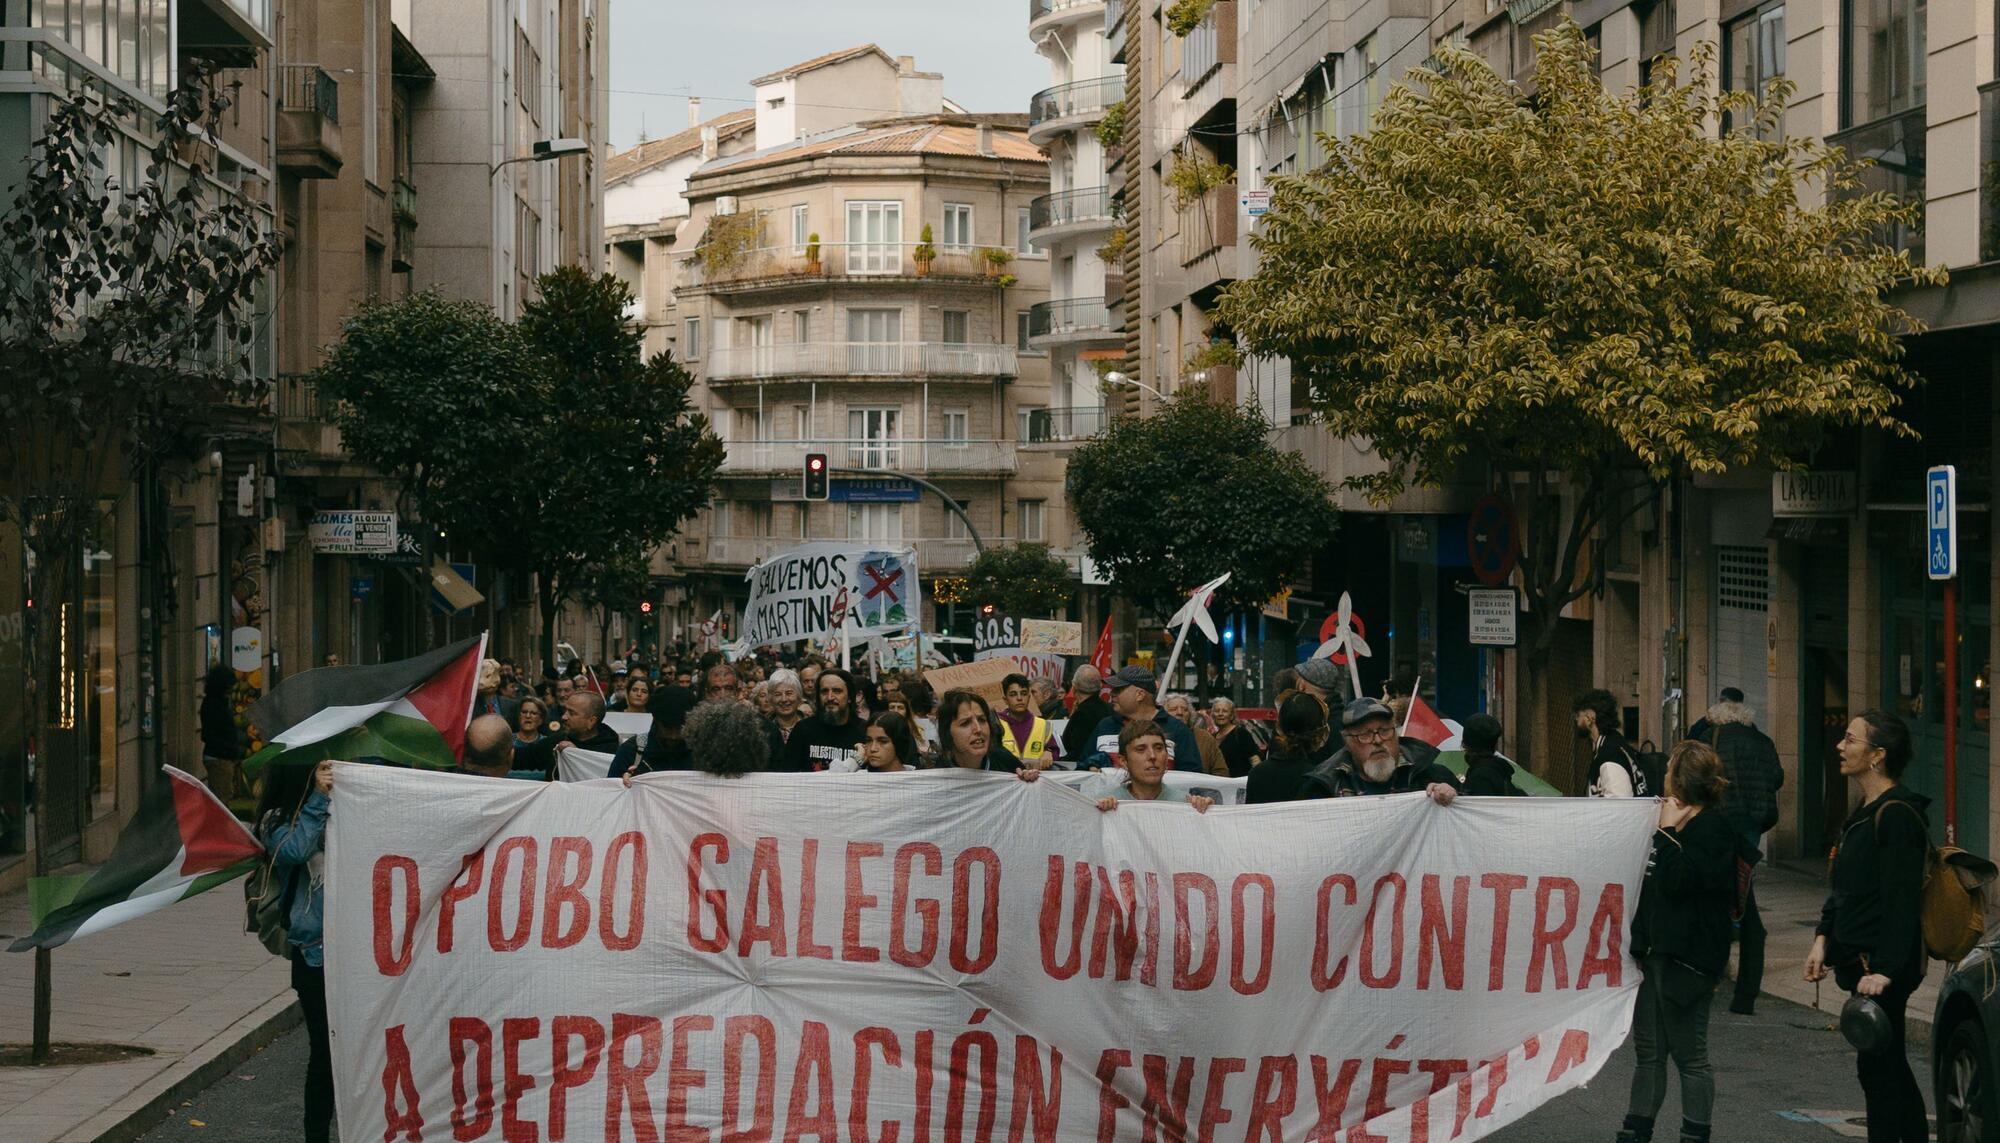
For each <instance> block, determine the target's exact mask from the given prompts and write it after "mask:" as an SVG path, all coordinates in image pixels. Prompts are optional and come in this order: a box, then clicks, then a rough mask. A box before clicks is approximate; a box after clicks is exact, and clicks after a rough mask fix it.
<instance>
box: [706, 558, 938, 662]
mask: <svg viewBox="0 0 2000 1143" xmlns="http://www.w3.org/2000/svg"><path fill="white" fill-rule="evenodd" d="M744 579H746V580H748V581H749V583H750V602H749V604H748V605H747V606H746V607H745V608H744V611H743V637H742V641H743V643H744V644H745V645H746V646H750V647H760V646H764V645H766V644H771V643H789V642H791V641H793V640H795V639H830V638H833V637H835V636H836V635H838V634H839V633H840V631H841V629H842V624H843V623H845V624H846V625H847V626H848V627H849V628H850V629H851V631H852V633H853V634H854V635H855V636H856V637H861V636H865V635H874V634H881V633H886V632H891V631H901V630H903V629H905V628H908V627H909V626H910V625H911V623H912V622H914V620H915V617H917V616H920V615H922V614H923V595H922V589H921V588H920V587H919V585H918V583H917V553H916V549H914V548H901V549H877V548H870V547H867V546H865V545H855V544H850V543H841V542H829V543H813V544H802V545H800V546H798V547H796V548H793V549H791V550H790V551H787V552H783V553H781V554H779V555H776V556H773V557H771V558H770V559H769V560H767V561H765V562H764V563H762V564H760V565H758V566H757V567H754V568H751V569H750V570H749V572H747V573H746V574H745V575H744Z"/></svg>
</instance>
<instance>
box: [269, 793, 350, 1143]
mask: <svg viewBox="0 0 2000 1143" xmlns="http://www.w3.org/2000/svg"><path fill="white" fill-rule="evenodd" d="M287 807H291V812H290V813H287V812H286V810H287ZM332 812H333V763H332V762H331V761H321V762H317V763H305V764H297V763H286V762H283V761H279V762H275V763H273V764H272V765H271V769H270V772H269V773H268V774H267V775H266V776H265V779H264V793H263V797H262V798H261V799H260V801H259V803H258V807H257V822H258V826H257V834H258V839H259V840H261V841H262V842H263V843H264V848H265V849H266V850H268V851H269V852H270V854H271V865H272V870H273V873H274V874H275V875H276V876H277V877H278V878H280V879H281V880H282V882H283V883H284V884H285V887H286V896H287V898H288V899H289V901H290V905H289V907H288V908H287V910H286V913H285V916H286V934H285V935H286V941H287V944H288V948H289V951H290V953H291V961H292V991H293V992H294V993H296V994H297V995H298V998H299V1010H300V1012H301V1013H302V1014H303V1017H304V1021H305V1026H306V1041H307V1044H308V1053H307V1056H306V1089H305V1118H304V1135H303V1138H304V1139H305V1140H306V1143H327V1141H328V1139H329V1138H330V1137H331V1133H332V1128H333V1041H332V1036H331V1033H330V1031H329V1025H328V1023H327V1016H326V967H325V966H326V960H325V952H324V948H325V946H324V943H323V939H322V938H323V933H324V924H325V921H324V918H325V915H326V890H325V877H326V873H325V870H326V823H327V818H328V817H329V816H330V815H331V814H332Z"/></svg>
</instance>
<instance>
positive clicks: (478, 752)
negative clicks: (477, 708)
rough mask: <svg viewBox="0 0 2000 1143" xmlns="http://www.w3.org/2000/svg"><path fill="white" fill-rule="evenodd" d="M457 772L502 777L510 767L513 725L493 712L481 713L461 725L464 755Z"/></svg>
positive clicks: (511, 767)
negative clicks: (467, 723)
mask: <svg viewBox="0 0 2000 1143" xmlns="http://www.w3.org/2000/svg"><path fill="white" fill-rule="evenodd" d="M458 768H459V770H460V772H462V773H466V774H477V775H479V776H480V777H482V778H505V777H506V776H507V775H508V774H509V773H511V772H512V771H513V769H514V728H513V727H511V726H509V725H507V720H506V719H505V718H502V717H501V716H500V715H497V714H482V715H480V716H479V717H478V718H475V719H473V720H472V724H471V725H470V726H467V727H466V728H465V756H464V758H462V759H461V760H460V761H459V763H458Z"/></svg>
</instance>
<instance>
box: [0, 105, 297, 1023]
mask: <svg viewBox="0 0 2000 1143" xmlns="http://www.w3.org/2000/svg"><path fill="white" fill-rule="evenodd" d="M210 75H211V72H210V70H209V69H207V68H205V67H203V66H200V65H195V66H192V67H190V68H189V69H188V70H187V71H186V72H185V73H184V75H183V82H182V85H181V86H180V87H179V88H177V89H175V90H174V91H173V92H172V93H170V94H169V95H168V97H167V102H166V106H165V108H164V109H163V110H160V111H157V112H155V111H149V110H146V109H144V108H141V107H140V106H139V105H138V104H136V103H134V102H133V101H131V100H129V99H125V98H123V97H119V96H115V95H113V96H106V95H105V94H103V93H102V92H100V91H98V90H96V89H94V88H93V89H91V91H90V94H89V96H88V97H87V98H83V99H77V100H63V99H56V100H53V101H52V104H51V110H50V112H49V116H48V119H47V122H46V125H45V128H44V131H43V134H42V136H41V138H39V139H37V140H35V142H34V145H33V147H32V148H31V149H30V151H29V152H27V153H26V154H24V155H20V156H10V157H8V158H7V159H6V160H4V161H0V162H4V163H5V164H6V165H5V166H0V171H4V172H5V174H4V175H0V177H4V178H5V179H6V181H7V183H8V187H7V190H8V192H9V193H10V194H11V198H10V199H9V202H8V205H7V207H6V209H5V212H4V215H0V378H4V379H5V380H4V381H0V425H5V426H6V431H5V433H4V434H0V508H4V511H5V515H6V516H7V517H9V518H10V519H11V521H12V523H13V524H14V525H15V526H16V527H18V528H19V531H20V538H21V540H22V541H23V542H25V543H26V544H27V545H28V546H29V548H30V549H31V551H32V553H33V557H34V558H33V561H32V569H31V571H30V573H29V577H28V583H26V584H25V585H24V586H25V589H26V591H27V592H28V594H29V595H30V596H31V597H33V598H37V599H40V600H42V601H44V603H45V606H44V607H43V608H42V610H43V611H45V612H47V613H50V614H53V613H55V611H56V610H57V607H58V606H68V605H75V606H78V607H80V606H81V602H82V582H81V560H80V553H81V552H82V551H83V550H84V547H85V545H86V544H88V543H90V542H91V541H92V540H93V538H94V537H95V536H96V535H98V534H99V532H100V530H101V529H102V528H103V526H104V519H103V515H102V513H101V512H100V511H99V505H100V503H101V502H102V499H101V498H105V497H111V496H116V495H117V494H118V493H119V492H120V490H121V489H122V488H123V487H124V486H125V483H126V481H128V480H131V479H138V480H140V481H142V482H143V490H144V494H146V495H153V494H155V491H156V488H155V480H154V478H155V477H157V476H159V475H160V474H161V472H162V470H163V469H165V468H167V467H169V466H171V465H173V464H174V463H175V462H177V461H181V460H185V459H187V458H189V457H191V456H192V455H193V454H194V452H195V451H196V447H197V445H198V444H199V442H200V440H201V438H202V436H203V434H204V433H205V432H210V431H213V429H214V427H215V426H216V425H217V424H218V423H219V422H220V421H221V420H222V419H223V415H222V414H220V413H219V411H218V407H219V406H223V405H232V406H235V408H236V411H237V414H239V415H254V410H255V409H257V408H258V407H259V406H260V405H261V403H262V402H263V401H264V400H265V399H266V397H267V396H268V393H269V382H268V380H265V379H259V378H256V377H254V376H252V374H251V371H250V368H249V365H250V361H249V349H250V345H251V339H252V335H253V331H254V308H255V301H256V290H257V286H258V284H259V283H260V282H262V281H263V280H264V279H265V276H266V275H267V274H268V273H269V272H270V270H271V268H272V267H273V266H274V265H275V264H276V263H277V260H278V246H277V242H276V240H275V239H274V238H273V237H272V235H271V228H270V226H269V224H268V216H265V215H262V214H260V213H259V212H258V211H257V210H256V209H255V208H254V207H253V206H252V205H251V204H250V203H249V202H248V201H247V200H246V199H244V198H243V197H242V196H240V195H238V194H237V193H236V192H235V191H234V190H232V189H230V188H228V187H227V186H225V185H224V184H222V183H220V182H218V181H217V180H216V179H215V176H214V171H215V147H214V144H213V143H212V142H211V140H212V139H214V138H215V136H216V134H217V132H218V131H219V129H220V127H221V125H222V122H223V115H224V113H225V112H226V111H227V109H228V100H227V98H226V97H224V96H222V95H220V94H218V93H217V91H216V90H215V89H214V88H213V86H212V85H211V84H210V82H209V79H210ZM133 124H144V125H145V127H146V128H147V130H148V134H147V138H148V139H149V142H148V143H147V144H146V147H145V167H144V177H143V178H142V179H141V180H140V181H139V182H137V183H136V184H133V185H122V184H121V182H120V180H119V177H118V175H117V173H116V172H115V171H113V170H110V169H108V168H107V167H106V165H105V160H106V158H107V156H116V155H118V154H119V153H120V151H121V149H122V148H123V147H124V146H125V143H126V140H127V138H128V135H127V129H128V127H129V126H130V125H133ZM152 558H153V557H151V556H148V555H146V554H145V553H143V552H142V553H141V559H144V560H147V561H148V562H151V559H152ZM28 634H29V638H28V639H27V640H26V641H25V642H24V655H25V660H26V661H25V664H24V665H25V666H26V667H27V672H28V677H29V679H30V687H29V691H28V696H27V699H28V701H26V702H25V703H24V704H23V710H24V712H25V717H24V718H23V719H22V720H21V729H22V733H23V735H24V736H25V737H26V739H28V740H32V741H36V742H39V743H40V744H41V748H42V754H41V758H42V766H43V767H44V768H45V769H58V768H68V767H74V766H78V765H80V764H81V763H80V762H79V761H78V759H77V758H76V756H75V753H74V736H72V735H66V734H50V733H48V727H47V725H46V721H47V717H48V715H50V714H51V713H53V712H52V711H51V710H50V709H49V704H48V703H46V702H38V701H35V698H34V696H35V695H38V694H39V695H42V696H48V695H54V694H57V693H58V692H59V691H60V689H61V683H60V681H59V676H60V672H59V669H58V666H57V664H58V663H60V662H61V661H62V660H63V659H64V658H65V657H70V658H72V659H73V660H75V661H80V660H81V659H82V651H83V648H82V644H81V639H82V637H83V636H82V629H81V627H80V626H77V625H67V626H65V625H58V624H53V623H47V624H42V625H40V626H39V627H31V628H30V629H29V632H28ZM65 635H67V636H68V637H69V638H70V639H71V640H72V642H71V645H70V646H69V647H67V648H65V647H63V646H61V643H60V641H61V639H62V638H63V637H64V636H65ZM0 748H4V749H8V750H13V751H16V752H21V751H24V750H25V748H26V741H23V742H16V743H8V744H6V745H5V746H4V747H0ZM56 788H58V783H56V782H52V781H44V782H38V783H36V789H37V795H36V800H37V808H36V814H35V820H36V823H37V826H36V828H37V829H38V830H39V831H40V837H39V838H38V841H37V844H36V846H35V868H34V872H35V874H36V875H37V876H43V875H46V874H47V873H48V857H49V854H50V853H51V852H52V850H53V845H52V838H51V836H50V832H49V828H50V822H51V821H52V820H53V818H54V817H55V816H56V815H55V814H54V813H53V812H52V809H51V804H50V801H49V799H50V797H51V795H52V791H53V790H55V789H56ZM51 1005H52V993H51V972H50V954H49V953H48V952H47V951H46V950H38V951H37V952H36V953H35V992H34V1016H33V1020H34V1030H33V1035H34V1042H33V1046H32V1049H31V1051H32V1054H33V1057H34V1058H35V1059H36V1060H38V1061H40V1060H46V1059H47V1058H48V1056H49V1025H50V1020H51Z"/></svg>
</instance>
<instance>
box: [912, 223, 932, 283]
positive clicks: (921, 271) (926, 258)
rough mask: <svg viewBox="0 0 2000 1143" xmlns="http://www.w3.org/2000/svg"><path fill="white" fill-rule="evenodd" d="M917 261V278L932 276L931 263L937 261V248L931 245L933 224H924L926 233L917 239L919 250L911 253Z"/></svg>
mask: <svg viewBox="0 0 2000 1143" xmlns="http://www.w3.org/2000/svg"><path fill="white" fill-rule="evenodd" d="M910 256H911V257H913V258H915V259H916V261H917V277H919V278H928V277H930V276H931V263H932V262H935V261H936V260H937V247H935V246H932V245H931V224H930V223H928V222H926V223H924V231H923V233H922V234H920V235H918V237H917V248H916V249H915V250H913V251H911V252H910Z"/></svg>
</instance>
